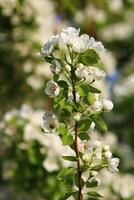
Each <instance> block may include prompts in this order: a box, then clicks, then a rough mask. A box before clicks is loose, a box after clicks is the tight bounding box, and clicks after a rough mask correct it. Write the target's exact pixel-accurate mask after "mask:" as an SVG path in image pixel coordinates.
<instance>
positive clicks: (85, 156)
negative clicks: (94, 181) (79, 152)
mask: <svg viewBox="0 0 134 200" xmlns="http://www.w3.org/2000/svg"><path fill="white" fill-rule="evenodd" d="M82 160H83V161H85V162H89V160H90V155H88V154H84V155H83V156H82Z"/></svg>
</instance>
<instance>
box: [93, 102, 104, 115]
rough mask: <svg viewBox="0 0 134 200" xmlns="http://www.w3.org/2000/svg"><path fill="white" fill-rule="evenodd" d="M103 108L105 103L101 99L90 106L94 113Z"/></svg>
mask: <svg viewBox="0 0 134 200" xmlns="http://www.w3.org/2000/svg"><path fill="white" fill-rule="evenodd" d="M102 108H103V104H102V102H101V101H95V102H94V103H93V104H92V105H91V106H90V111H91V112H93V113H96V112H100V111H101V110H102Z"/></svg>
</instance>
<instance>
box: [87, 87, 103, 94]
mask: <svg viewBox="0 0 134 200" xmlns="http://www.w3.org/2000/svg"><path fill="white" fill-rule="evenodd" d="M89 88H90V92H92V93H101V91H100V90H98V89H97V88H95V87H93V86H90V87H89Z"/></svg>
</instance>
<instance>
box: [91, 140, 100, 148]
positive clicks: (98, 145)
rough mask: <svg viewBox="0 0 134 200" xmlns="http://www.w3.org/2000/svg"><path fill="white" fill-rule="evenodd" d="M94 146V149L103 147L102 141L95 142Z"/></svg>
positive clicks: (93, 142)
mask: <svg viewBox="0 0 134 200" xmlns="http://www.w3.org/2000/svg"><path fill="white" fill-rule="evenodd" d="M92 144H93V148H98V147H100V146H101V141H99V140H93V141H92Z"/></svg>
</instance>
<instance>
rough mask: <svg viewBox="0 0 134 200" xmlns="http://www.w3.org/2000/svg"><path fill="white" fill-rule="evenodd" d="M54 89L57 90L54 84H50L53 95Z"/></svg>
mask: <svg viewBox="0 0 134 200" xmlns="http://www.w3.org/2000/svg"><path fill="white" fill-rule="evenodd" d="M56 89H57V86H56V85H55V84H52V85H51V87H50V90H51V92H53V93H54V92H55V91H56Z"/></svg>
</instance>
